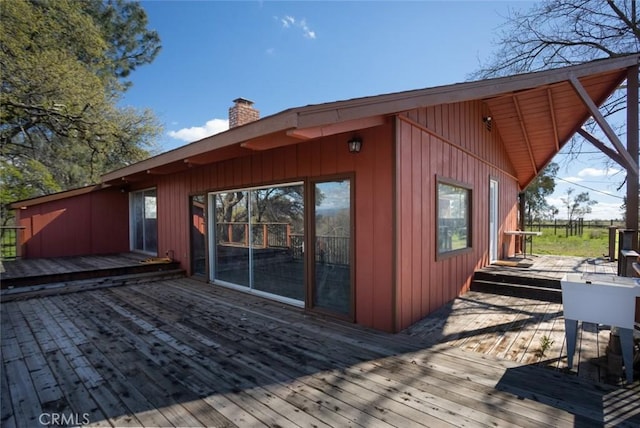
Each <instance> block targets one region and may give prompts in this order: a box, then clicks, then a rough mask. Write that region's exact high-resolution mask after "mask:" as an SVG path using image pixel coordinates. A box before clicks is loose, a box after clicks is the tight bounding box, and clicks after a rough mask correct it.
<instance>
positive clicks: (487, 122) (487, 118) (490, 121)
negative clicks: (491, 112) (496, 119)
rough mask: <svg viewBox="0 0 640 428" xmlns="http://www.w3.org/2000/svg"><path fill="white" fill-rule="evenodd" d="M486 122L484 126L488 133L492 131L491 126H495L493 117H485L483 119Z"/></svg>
mask: <svg viewBox="0 0 640 428" xmlns="http://www.w3.org/2000/svg"><path fill="white" fill-rule="evenodd" d="M482 121H483V122H484V126H485V127H486V128H487V131H491V125H492V124H493V118H492V117H491V116H485V117H483V118H482Z"/></svg>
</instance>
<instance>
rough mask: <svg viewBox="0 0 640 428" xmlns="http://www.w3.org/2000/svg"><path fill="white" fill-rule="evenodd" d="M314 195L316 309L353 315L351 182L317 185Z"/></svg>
mask: <svg viewBox="0 0 640 428" xmlns="http://www.w3.org/2000/svg"><path fill="white" fill-rule="evenodd" d="M314 192H315V194H314V198H315V209H314V218H313V222H314V236H313V238H314V248H313V250H314V254H313V260H314V272H313V276H314V278H313V280H314V283H313V306H314V307H316V308H320V309H326V310H328V311H331V312H336V313H338V314H341V315H350V314H351V306H352V302H351V300H352V297H351V296H352V292H351V288H352V284H351V245H352V242H351V181H350V180H349V179H344V180H336V181H326V182H317V183H315V186H314Z"/></svg>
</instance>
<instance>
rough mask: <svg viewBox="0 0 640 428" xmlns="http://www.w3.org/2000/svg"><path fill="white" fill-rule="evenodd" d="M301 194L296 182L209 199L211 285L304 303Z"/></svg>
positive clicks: (302, 205) (302, 210)
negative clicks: (212, 215) (211, 213)
mask: <svg viewBox="0 0 640 428" xmlns="http://www.w3.org/2000/svg"><path fill="white" fill-rule="evenodd" d="M303 193H304V191H303V185H302V184H301V183H294V184H286V185H278V186H269V187H260V188H250V189H239V190H233V191H227V192H218V193H214V194H211V198H212V206H213V207H214V209H215V219H214V225H213V230H214V235H215V236H214V240H213V241H214V243H215V245H214V246H213V248H212V253H213V272H212V273H213V275H212V280H214V281H216V282H219V283H223V284H227V285H230V286H234V287H240V288H243V289H246V290H249V291H252V292H257V293H262V294H268V295H271V296H278V297H281V298H284V299H289V300H291V301H295V302H299V303H302V302H304V300H305V287H304V278H305V275H304V272H305V270H304V244H303V242H304V194H303Z"/></svg>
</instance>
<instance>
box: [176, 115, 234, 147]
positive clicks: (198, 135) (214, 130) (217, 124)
mask: <svg viewBox="0 0 640 428" xmlns="http://www.w3.org/2000/svg"><path fill="white" fill-rule="evenodd" d="M227 129H229V121H228V120H226V119H211V120H209V121H207V123H205V124H204V126H192V127H191V128H182V129H179V130H177V131H169V132H167V135H169V137H171V138H175V139H177V140H182V141H186V142H188V143H190V142H192V141H197V140H201V139H203V138H205V137H209V136H211V135H214V134H218V133H220V132H223V131H226V130H227Z"/></svg>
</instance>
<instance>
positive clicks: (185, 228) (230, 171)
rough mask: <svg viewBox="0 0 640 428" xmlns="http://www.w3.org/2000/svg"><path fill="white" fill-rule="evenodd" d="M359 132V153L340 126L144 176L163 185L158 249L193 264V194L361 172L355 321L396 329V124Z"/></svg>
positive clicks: (358, 181) (153, 184)
mask: <svg viewBox="0 0 640 428" xmlns="http://www.w3.org/2000/svg"><path fill="white" fill-rule="evenodd" d="M359 135H360V136H361V137H362V139H363V148H362V151H361V152H360V153H359V154H351V153H349V152H348V150H347V140H348V139H349V138H350V137H351V136H352V135H351V134H339V135H334V136H331V137H326V138H322V139H318V140H313V141H309V142H307V143H301V144H298V145H290V146H285V147H281V148H277V149H272V150H269V151H264V152H256V153H255V154H253V155H250V156H246V157H242V158H237V159H232V160H227V161H223V162H219V163H216V164H212V165H207V166H203V167H198V168H191V169H189V170H188V171H186V172H181V173H178V174H171V175H164V176H162V175H158V176H152V177H150V178H152V179H150V180H149V181H147V182H144V183H137V185H136V186H135V187H136V189H143V188H146V187H156V188H157V192H158V193H157V195H158V253H159V255H161V256H162V255H164V254H165V253H166V252H167V251H170V250H172V251H173V252H174V257H175V258H176V259H177V260H179V261H181V263H182V267H183V268H184V269H190V266H191V263H190V261H189V257H190V254H189V236H190V235H189V225H190V223H191V221H190V218H189V195H192V194H197V193H206V192H210V191H216V190H225V189H227V190H228V189H234V188H239V187H248V186H258V185H262V184H270V183H285V182H292V181H301V180H304V179H306V178H310V177H320V176H324V175H335V174H341V173H354V174H355V183H353V184H354V186H355V189H356V192H355V201H354V204H355V208H354V210H355V216H356V220H355V253H356V260H355V307H356V314H355V315H356V322H357V323H359V324H362V325H365V326H369V327H372V328H376V329H380V330H386V331H392V330H393V304H392V301H393V292H392V290H393V220H392V219H393V214H392V213H393V180H394V176H393V157H394V153H393V140H394V133H393V124H391V123H389V124H387V125H384V126H379V127H376V128H371V129H368V130H364V131H362V132H360V133H359Z"/></svg>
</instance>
